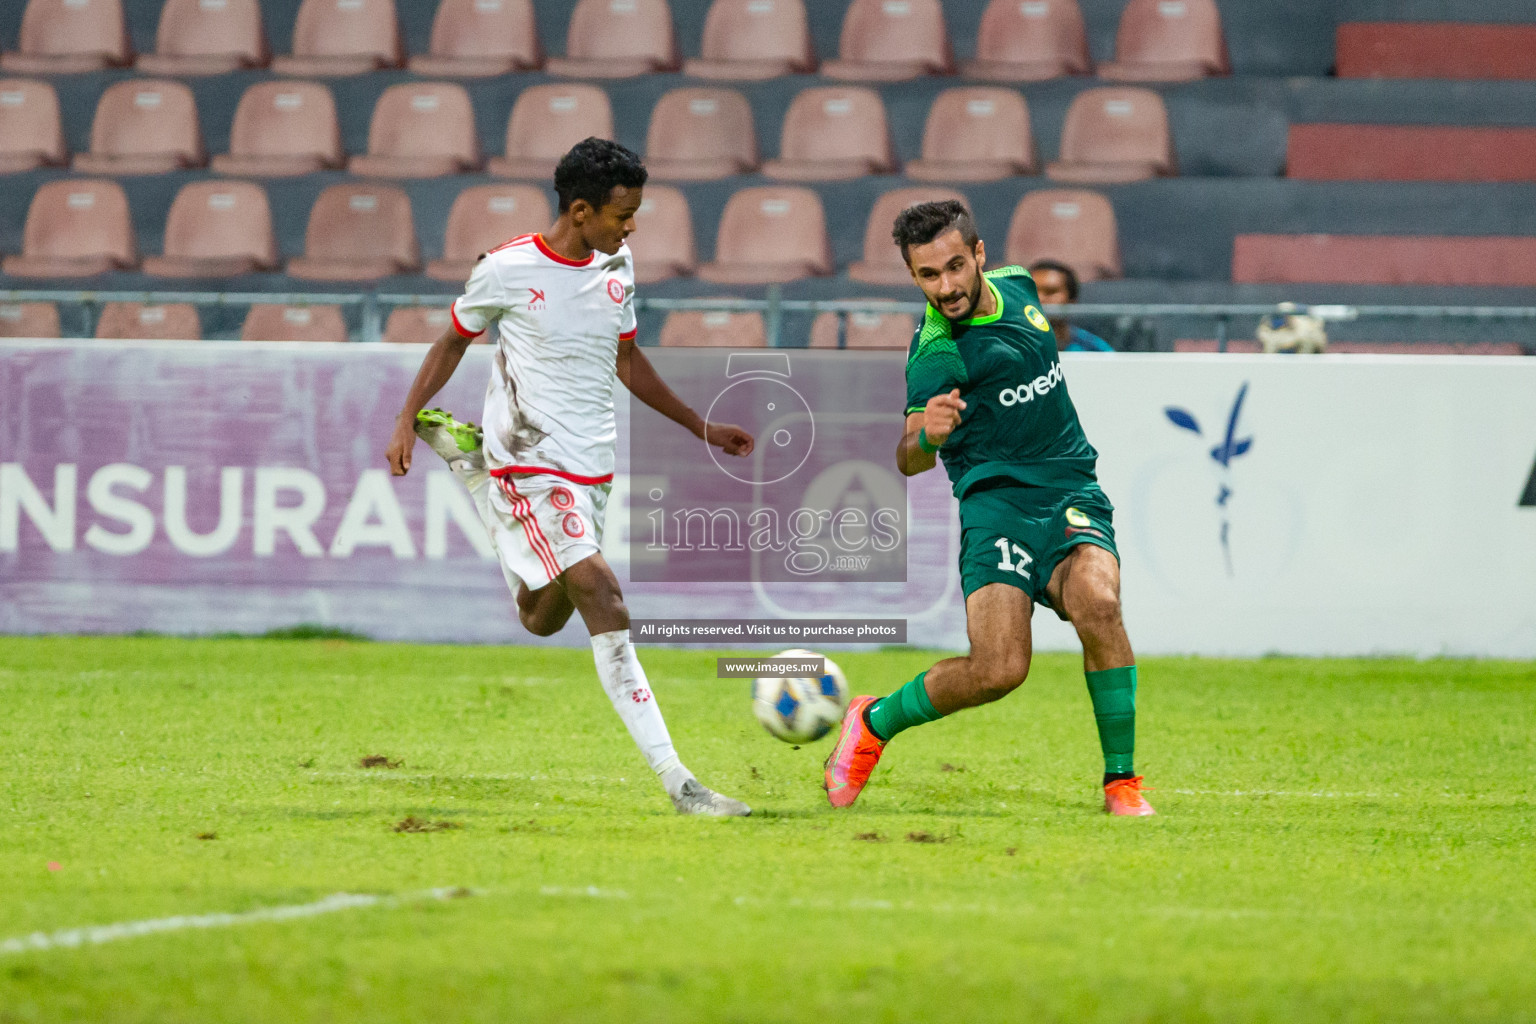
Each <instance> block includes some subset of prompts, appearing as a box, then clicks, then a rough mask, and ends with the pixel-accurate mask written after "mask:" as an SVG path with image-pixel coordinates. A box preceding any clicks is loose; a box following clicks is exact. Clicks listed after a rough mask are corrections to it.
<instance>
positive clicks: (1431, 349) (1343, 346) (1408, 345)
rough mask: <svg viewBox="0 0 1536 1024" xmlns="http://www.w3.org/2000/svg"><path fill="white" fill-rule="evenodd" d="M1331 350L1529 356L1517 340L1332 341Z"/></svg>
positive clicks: (1378, 354) (1373, 353)
mask: <svg viewBox="0 0 1536 1024" xmlns="http://www.w3.org/2000/svg"><path fill="white" fill-rule="evenodd" d="M1328 351H1329V352H1333V353H1336V354H1338V355H1377V356H1523V355H1525V349H1524V348H1522V347H1521V346H1520V344H1519V342H1514V341H1472V342H1468V343H1466V344H1464V345H1458V344H1454V343H1449V342H1443V341H1331V342H1329V343H1328Z"/></svg>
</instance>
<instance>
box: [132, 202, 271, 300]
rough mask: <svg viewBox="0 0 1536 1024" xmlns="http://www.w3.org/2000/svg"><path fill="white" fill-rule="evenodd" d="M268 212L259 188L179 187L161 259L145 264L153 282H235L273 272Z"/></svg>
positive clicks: (154, 258) (168, 219)
mask: <svg viewBox="0 0 1536 1024" xmlns="http://www.w3.org/2000/svg"><path fill="white" fill-rule="evenodd" d="M277 265H278V255H277V239H276V238H275V237H274V236H273V233H272V212H271V209H270V208H269V207H268V205H267V194H266V192H265V191H263V190H262V188H261V186H260V185H252V184H250V183H249V182H244V181H195V182H192V183H191V184H188V185H183V186H182V189H181V191H180V192H178V193H176V201H175V202H173V203H172V204H171V212H170V213H169V214H168V215H167V216H166V221H165V255H164V256H150V257H147V258H146V259H145V260H144V273H146V274H151V275H154V276H155V277H234V276H236V275H238V274H250V273H254V272H256V271H261V270H276V269H277Z"/></svg>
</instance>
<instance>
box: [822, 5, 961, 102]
mask: <svg viewBox="0 0 1536 1024" xmlns="http://www.w3.org/2000/svg"><path fill="white" fill-rule="evenodd" d="M952 70H954V57H953V56H952V54H951V53H950V49H949V30H948V29H947V28H946V27H945V25H944V8H943V6H942V5H941V4H940V3H939V0H853V3H852V5H850V6H849V8H848V13H847V14H845V15H844V16H843V34H842V38H841V40H839V43H838V59H837V60H834V61H828V62H827V63H825V64H823V65H822V66H821V73H822V74H824V75H826V76H827V77H828V78H840V79H844V80H854V81H864V82H898V81H902V80H904V79H908V78H918V77H920V76H922V75H947V74H949V73H950V72H951V71H952Z"/></svg>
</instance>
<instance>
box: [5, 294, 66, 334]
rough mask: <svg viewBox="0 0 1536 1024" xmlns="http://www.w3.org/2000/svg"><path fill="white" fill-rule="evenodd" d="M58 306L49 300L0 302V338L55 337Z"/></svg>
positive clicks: (57, 332) (57, 328)
mask: <svg viewBox="0 0 1536 1024" xmlns="http://www.w3.org/2000/svg"><path fill="white" fill-rule="evenodd" d="M58 336H59V307H58V306H56V305H54V304H53V303H51V302H7V303H3V304H0V338H57V337H58Z"/></svg>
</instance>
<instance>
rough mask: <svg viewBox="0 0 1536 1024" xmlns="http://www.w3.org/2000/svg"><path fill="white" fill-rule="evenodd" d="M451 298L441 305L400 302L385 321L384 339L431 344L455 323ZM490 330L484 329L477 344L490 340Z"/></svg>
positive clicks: (404, 342)
mask: <svg viewBox="0 0 1536 1024" xmlns="http://www.w3.org/2000/svg"><path fill="white" fill-rule="evenodd" d="M449 301H450V300H448V299H444V300H443V304H442V305H440V306H397V307H395V308H394V309H393V310H392V311H390V314H389V317H388V318H387V319H386V320H385V321H384V336H383V337H382V338H381V339H380V340H381V341H385V342H388V343H389V344H391V345H430V344H431V343H432V342H434V341H436V340H437V339H438V338H441V337H442V336H443V335H444V334H446V333H448V329H449V328H451V327H452V326H453V314H452V313H450V312H449V310H448V303H449ZM491 333H492V332H490V331H483V332H481V333H480V335H479V336H478V337H476V338H475V343H476V344H485V343H488V342H489V341H490V337H491Z"/></svg>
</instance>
